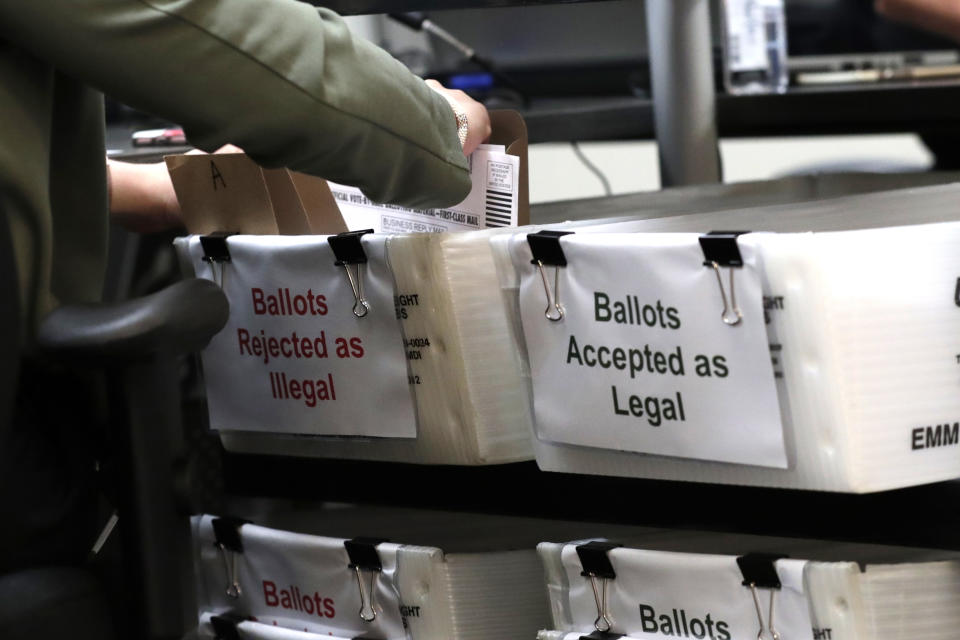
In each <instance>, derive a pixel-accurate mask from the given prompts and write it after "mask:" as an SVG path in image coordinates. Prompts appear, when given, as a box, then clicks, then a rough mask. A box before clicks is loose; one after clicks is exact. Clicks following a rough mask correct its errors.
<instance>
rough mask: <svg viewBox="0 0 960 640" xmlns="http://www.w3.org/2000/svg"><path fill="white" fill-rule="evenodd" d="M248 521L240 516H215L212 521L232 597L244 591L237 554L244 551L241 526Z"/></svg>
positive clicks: (238, 595) (237, 596) (228, 593)
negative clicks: (241, 584)
mask: <svg viewBox="0 0 960 640" xmlns="http://www.w3.org/2000/svg"><path fill="white" fill-rule="evenodd" d="M246 523H247V521H246V520H240V519H238V518H214V519H213V522H212V524H213V535H214V537H215V538H216V543H215V544H216V546H217V548H218V549H220V555H221V556H222V557H223V564H224V569H225V570H226V573H227V595H228V596H230V597H231V598H239V597H240V594H241V593H243V590H242V589H241V588H240V579H239V578H240V576H239V575H238V574H237V556H238V555H240V554H241V553H243V540H242V539H241V537H240V527H242V526H243V525H244V524H246Z"/></svg>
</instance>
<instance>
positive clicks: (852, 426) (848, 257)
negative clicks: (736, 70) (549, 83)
mask: <svg viewBox="0 0 960 640" xmlns="http://www.w3.org/2000/svg"><path fill="white" fill-rule="evenodd" d="M958 202H960V188H958V187H956V186H947V187H930V188H924V189H913V190H902V191H892V192H884V193H877V194H870V195H865V196H855V197H847V198H838V199H835V200H826V201H820V202H815V203H810V204H803V205H791V206H783V207H761V208H755V209H744V210H738V211H723V212H717V213H712V214H695V215H684V216H675V217H670V218H660V219H647V220H636V221H632V222H624V223H617V224H612V225H601V226H596V227H588V228H580V229H579V230H578V233H579V232H584V233H585V232H590V231H591V230H592V231H598V232H600V231H607V232H657V231H695V232H706V231H710V230H714V229H753V230H757V231H776V232H784V234H783V235H781V234H776V235H771V236H769V240H768V242H767V244H766V248H765V249H764V250H763V260H764V263H765V265H766V279H767V281H768V291H767V293H769V294H770V295H783V296H784V300H785V306H784V309H783V310H782V311H778V312H777V313H775V314H773V318H774V323H775V326H776V330H777V333H778V335H779V337H780V342H781V343H782V345H783V352H782V356H783V357H782V360H783V363H784V369H783V373H784V376H783V378H782V379H781V380H778V392H779V396H780V399H781V407H782V414H783V417H784V428H785V436H786V442H787V450H788V460H789V468H788V469H786V470H776V469H761V468H757V467H748V466H741V465H733V464H721V463H710V462H698V461H688V460H683V459H680V458H668V457H662V456H652V455H643V454H633V453H623V452H617V451H611V450H604V449H599V448H588V447H577V446H569V445H561V444H554V443H551V442H546V441H542V440H536V441H535V449H536V458H537V462H538V464H539V466H540V467H541V468H542V469H545V470H549V471H561V472H572V473H587V474H600V475H619V476H635V477H648V478H662V479H671V480H691V481H700V482H719V483H728V484H746V485H765V486H774V487H794V488H804V489H821V490H831V491H845V492H855V493H861V492H870V491H879V490H884V489H889V488H894V487H902V486H909V485H916V484H923V483H928V482H935V481H939V480H944V479H950V478H956V477H960V443H958V442H957V441H956V440H957V439H956V438H955V437H954V433H955V431H954V425H956V424H957V422H958V421H960V364H958V363H957V354H960V306H958V305H957V302H956V301H955V295H956V287H957V279H958V277H960V254H958V252H957V250H956V247H957V246H960V223H956V222H945V221H952V220H955V219H957V218H960V210H958V208H957V203H958ZM898 225H909V226H898ZM883 227H886V228H883ZM558 228H559V227H558ZM811 230H815V231H819V232H823V233H813V234H810V233H802V232H806V231H811ZM509 241H510V239H509V238H502V237H501V238H495V239H494V240H493V241H492V243H491V244H492V246H493V248H494V253H495V255H496V259H497V263H498V267H499V268H500V273H501V284H502V286H503V287H504V289H505V290H506V291H508V292H509V293H507V294H506V295H508V297H512V298H513V299H514V301H515V300H516V295H517V293H516V288H517V286H518V281H517V274H516V273H515V272H514V270H513V267H512V264H511V263H510V262H509V257H508V256H507V255H506V247H507V245H508V243H509ZM513 327H514V332H515V334H517V336H516V340H517V343H518V350H520V351H523V350H524V347H523V339H522V333H521V332H520V329H519V320H518V316H517V314H516V312H514V323H513ZM938 425H945V426H941V427H940V428H939V431H938ZM927 427H930V429H929V430H928V429H927ZM918 430H919V431H918Z"/></svg>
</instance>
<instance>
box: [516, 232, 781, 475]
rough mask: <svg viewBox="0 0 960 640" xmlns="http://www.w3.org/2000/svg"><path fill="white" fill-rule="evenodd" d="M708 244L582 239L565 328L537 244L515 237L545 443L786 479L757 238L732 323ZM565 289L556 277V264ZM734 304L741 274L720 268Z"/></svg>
mask: <svg viewBox="0 0 960 640" xmlns="http://www.w3.org/2000/svg"><path fill="white" fill-rule="evenodd" d="M698 237H699V236H698V235H697V234H679V233H677V234H666V233H665V234H612V233H604V234H573V235H568V236H564V237H563V238H562V239H561V241H560V243H561V246H562V248H563V252H564V254H565V256H566V259H567V267H561V268H560V269H559V273H558V276H559V281H558V282H559V287H558V288H559V300H560V302H561V304H562V306H563V308H564V310H565V314H564V316H563V318H562V319H561V320H560V321H558V322H552V321H550V320H548V319H547V318H545V317H544V310H545V307H546V306H547V304H546V294H545V291H544V286H543V281H542V279H541V276H540V274H539V273H538V269H537V267H536V266H534V265H532V264H530V261H531V254H530V249H529V247H528V246H527V242H526V237H525V236H523V235H519V236H516V237H515V238H513V240H512V244H513V251H512V253H513V257H514V260H515V264H516V267H517V269H518V271H519V272H520V274H521V284H520V309H521V319H522V322H523V332H524V335H525V337H526V343H527V348H528V351H529V355H530V367H531V371H532V374H533V392H534V409H535V415H536V425H537V435H538V437H539V438H541V439H543V440H548V441H553V442H561V443H567V444H575V445H582V446H588V447H602V448H605V449H613V450H621V451H634V452H640V453H652V454H660V455H668V456H679V457H684V458H697V459H703V460H713V461H720V462H733V463H739V464H751V465H760V466H767V467H780V468H784V467H786V465H787V458H786V451H785V447H784V438H783V428H782V425H781V417H780V407H779V403H778V399H777V391H776V385H775V383H774V377H773V370H772V365H771V361H770V354H769V351H768V344H767V342H768V340H767V334H766V330H765V326H764V315H763V299H762V294H761V289H760V274H759V272H758V266H757V259H756V251H755V247H754V240H753V238H755V237H756V236H755V235H750V236H740V238H739V240H738V244H739V247H740V252H741V254H742V256H743V259H744V262H745V265H744V266H743V267H742V268H738V269H735V273H734V286H735V288H736V289H735V290H736V300H737V303H738V304H739V306H740V308H741V309H742V313H743V319H742V321H741V322H740V323H739V324H736V325H735V326H730V325H727V324H725V323H724V322H723V320H722V319H721V312H722V310H723V302H722V298H721V292H720V288H719V286H718V283H717V276H716V273H715V272H714V270H713V269H711V268H709V267H705V266H703V253H702V251H701V249H700V246H699V244H698ZM544 273H545V274H546V279H547V282H548V283H549V285H550V287H551V288H552V287H553V282H554V267H549V266H547V267H544ZM721 274H722V281H723V286H724V288H725V289H727V290H728V295H729V282H730V281H729V270H728V269H726V268H722V269H721Z"/></svg>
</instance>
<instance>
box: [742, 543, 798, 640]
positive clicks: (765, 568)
mask: <svg viewBox="0 0 960 640" xmlns="http://www.w3.org/2000/svg"><path fill="white" fill-rule="evenodd" d="M786 557H787V556H784V555H777V554H772V553H748V554H747V555H745V556H740V557H739V558H737V566H739V567H740V573H741V574H742V575H743V582H742V584H743V586H745V587H749V589H750V594H751V595H752V596H753V606H754V607H756V609H757V620H758V622H759V624H760V631H759V633H758V634H757V638H759V639H760V640H762V639H763V636H764V633H765V632H769V634H770V637H771V638H773V640H780V634H779V633H777V630H776V628H775V627H774V622H773V610H774V602H775V601H776V596H777V591H779V590H780V587H781V584H780V576H778V575H777V567H776V564H775V563H776V561H777V560H779V559H780V558H786ZM757 589H768V590H769V591H770V605H769V608H768V610H767V620H766V622H764V620H763V609H762V608H761V607H760V596H759V595H758V594H757Z"/></svg>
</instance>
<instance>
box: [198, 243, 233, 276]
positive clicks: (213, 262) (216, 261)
mask: <svg viewBox="0 0 960 640" xmlns="http://www.w3.org/2000/svg"><path fill="white" fill-rule="evenodd" d="M232 235H233V234H232V233H227V232H224V231H218V232H216V233H211V234H210V235H208V236H200V247H201V248H203V261H204V262H206V263H208V264H209V265H210V269H211V271H212V272H213V281H214V282H215V283H217V286H218V287H220V288H221V289H222V288H223V274H224V270H225V269H226V263H228V262H230V249H229V248H228V247H227V238H228V237H229V236H232Z"/></svg>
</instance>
